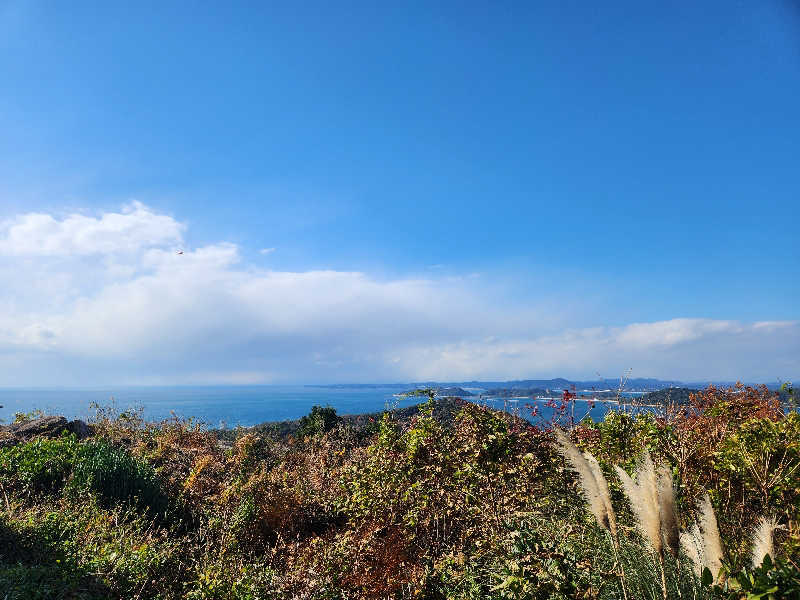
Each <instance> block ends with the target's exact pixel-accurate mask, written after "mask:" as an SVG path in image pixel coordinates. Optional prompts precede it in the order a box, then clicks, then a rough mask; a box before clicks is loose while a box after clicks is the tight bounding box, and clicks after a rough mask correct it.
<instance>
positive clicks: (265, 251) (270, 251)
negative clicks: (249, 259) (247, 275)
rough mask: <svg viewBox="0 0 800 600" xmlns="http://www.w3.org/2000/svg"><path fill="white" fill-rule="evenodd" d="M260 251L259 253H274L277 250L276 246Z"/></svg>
mask: <svg viewBox="0 0 800 600" xmlns="http://www.w3.org/2000/svg"><path fill="white" fill-rule="evenodd" d="M258 252H259V254H272V253H273V252H275V248H262V249H261V250H259V251H258Z"/></svg>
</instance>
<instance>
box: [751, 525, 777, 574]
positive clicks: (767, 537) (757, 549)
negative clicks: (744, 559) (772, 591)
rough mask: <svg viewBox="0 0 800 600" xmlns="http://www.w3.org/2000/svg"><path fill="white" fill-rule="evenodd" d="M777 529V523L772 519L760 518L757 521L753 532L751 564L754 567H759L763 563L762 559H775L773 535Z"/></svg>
mask: <svg viewBox="0 0 800 600" xmlns="http://www.w3.org/2000/svg"><path fill="white" fill-rule="evenodd" d="M777 528H778V523H777V522H776V521H775V520H774V519H769V518H767V517H761V518H760V519H759V520H758V524H757V525H756V528H755V531H753V553H752V555H751V562H752V564H753V566H754V567H760V566H761V563H762V562H764V557H765V556H769V557H770V558H775V546H774V538H773V534H774V532H775V530H776V529H777Z"/></svg>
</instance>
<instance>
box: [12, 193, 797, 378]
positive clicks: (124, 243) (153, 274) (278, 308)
mask: <svg viewBox="0 0 800 600" xmlns="http://www.w3.org/2000/svg"><path fill="white" fill-rule="evenodd" d="M186 231H187V226H186V224H184V223H182V222H180V221H179V220H178V219H176V218H174V217H172V216H169V215H165V214H159V213H158V212H157V211H156V210H154V209H151V208H148V207H147V206H145V205H143V204H140V203H132V204H129V205H127V206H125V207H123V208H122V209H120V210H118V211H111V212H107V213H104V214H99V215H89V214H68V215H52V214H43V213H30V214H22V215H17V216H12V217H11V218H8V219H6V220H2V221H0V281H2V286H0V385H58V384H64V385H89V384H102V383H259V382H265V383H267V382H284V381H289V382H298V381H305V382H325V381H387V380H392V381H406V380H421V379H438V380H466V379H506V378H519V377H549V376H558V375H563V376H567V377H575V378H585V379H590V378H592V377H593V376H594V374H595V373H597V372H600V373H602V374H603V375H604V376H614V375H619V374H620V373H621V372H622V371H623V370H626V369H628V368H631V369H632V370H633V371H632V373H633V376H641V377H644V376H660V377H670V378H681V379H685V380H688V379H710V378H715V379H729V378H732V379H736V378H747V379H755V378H757V379H761V380H765V381H767V380H768V381H774V380H776V379H777V378H778V377H784V378H785V377H791V376H792V375H793V374H797V373H800V322H798V321H763V322H740V321H735V320H723V319H708V318H674V319H668V320H661V321H656V322H648V323H629V324H621V325H613V326H609V325H604V324H598V326H597V327H588V328H587V327H582V328H570V327H569V326H568V324H569V322H570V320H569V314H568V313H564V312H561V313H559V314H554V313H553V312H552V304H550V305H544V304H542V305H537V306H526V305H524V304H520V303H519V302H512V301H510V300H509V299H507V298H502V297H499V298H498V295H497V294H496V293H489V291H487V289H486V288H485V287H483V286H485V285H486V283H485V281H484V280H485V279H486V278H484V277H481V278H474V277H463V278H459V277H452V276H449V277H438V278H437V277H424V278H419V277H407V278H394V279H386V278H378V277H374V276H371V275H369V274H366V273H361V272H347V271H334V270H310V271H297V272H293V271H279V270H268V269H264V268H261V267H257V266H255V265H254V264H251V263H249V262H248V261H246V260H245V259H244V258H243V251H242V249H241V248H240V247H238V246H237V245H235V244H232V243H228V242H226V241H224V240H221V241H219V242H216V243H213V244H209V245H205V246H201V247H197V248H189V247H186V240H185V234H186ZM178 249H181V250H182V251H183V253H182V254H179V253H178ZM267 250H269V251H271V250H272V249H271V248H270V249H267ZM261 252H262V253H263V254H266V253H267V252H265V251H261ZM548 306H549V307H550V308H548Z"/></svg>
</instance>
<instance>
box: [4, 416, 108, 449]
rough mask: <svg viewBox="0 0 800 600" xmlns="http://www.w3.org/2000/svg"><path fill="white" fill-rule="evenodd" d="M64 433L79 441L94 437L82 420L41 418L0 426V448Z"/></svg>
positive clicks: (53, 417)
mask: <svg viewBox="0 0 800 600" xmlns="http://www.w3.org/2000/svg"><path fill="white" fill-rule="evenodd" d="M64 433H73V434H75V436H76V437H77V438H78V439H84V438H87V437H89V436H90V435H92V430H91V428H90V427H89V425H87V424H86V423H84V422H83V421H81V420H80V419H75V420H74V421H67V419H66V418H65V417H57V416H48V417H39V418H38V419H30V420H29V421H23V422H22V423H13V424H11V425H4V426H0V448H5V447H8V446H14V445H16V444H19V443H20V442H24V441H27V440H30V439H34V438H39V437H46V438H53V437H59V436H61V435H63V434H64Z"/></svg>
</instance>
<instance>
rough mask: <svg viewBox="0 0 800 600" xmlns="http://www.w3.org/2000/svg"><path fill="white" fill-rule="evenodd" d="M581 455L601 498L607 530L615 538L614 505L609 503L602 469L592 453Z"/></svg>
mask: <svg viewBox="0 0 800 600" xmlns="http://www.w3.org/2000/svg"><path fill="white" fill-rule="evenodd" d="M583 456H584V458H585V459H586V462H588V463H589V468H590V469H591V470H592V475H594V480H595V481H596V482H597V488H598V491H599V492H600V498H601V499H602V500H603V505H604V506H605V509H606V515H607V516H608V530H609V531H610V532H611V535H612V536H613V537H614V539H616V538H617V517H616V515H615V514H614V507H613V506H612V505H611V492H610V491H609V489H608V481H606V477H605V475H603V471H602V469H601V468H600V463H599V462H597V459H596V458H595V457H594V456H592V453H591V452H584V453H583Z"/></svg>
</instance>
